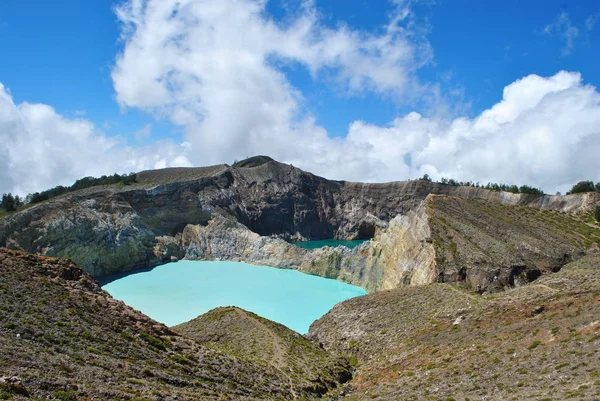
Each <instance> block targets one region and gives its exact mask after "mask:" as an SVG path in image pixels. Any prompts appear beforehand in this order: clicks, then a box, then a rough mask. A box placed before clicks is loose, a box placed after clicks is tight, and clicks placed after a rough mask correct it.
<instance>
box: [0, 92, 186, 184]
mask: <svg viewBox="0 0 600 401" xmlns="http://www.w3.org/2000/svg"><path fill="white" fill-rule="evenodd" d="M0 137H1V139H2V140H1V141H0V171H1V172H2V174H0V193H4V192H13V193H16V194H20V195H26V194H27V193H31V192H35V191H40V190H44V189H48V188H50V187H53V186H56V185H71V184H72V183H73V182H74V181H75V180H77V179H79V178H81V177H84V176H89V175H94V176H99V175H102V174H112V173H115V172H119V173H129V172H131V171H139V170H143V169H150V168H157V167H166V166H175V165H178V166H182V165H183V166H189V165H191V164H190V162H189V161H188V160H187V158H186V156H185V154H186V149H185V147H182V146H181V145H178V144H175V143H172V142H162V143H156V144H154V145H152V146H149V147H146V148H137V149H134V148H130V147H127V146H124V144H123V143H122V142H121V141H120V140H119V139H118V138H111V137H107V136H106V135H104V134H102V133H101V132H99V131H98V130H97V129H96V127H94V125H93V124H92V123H90V122H89V121H87V120H84V119H79V118H77V119H69V118H66V117H64V116H61V115H60V114H58V113H57V112H56V111H55V110H54V109H53V108H52V107H50V106H48V105H44V104H31V103H21V104H18V105H17V104H15V103H14V101H13V99H12V97H11V95H10V93H9V92H8V90H7V89H6V88H5V87H4V86H3V85H2V84H1V83H0Z"/></svg>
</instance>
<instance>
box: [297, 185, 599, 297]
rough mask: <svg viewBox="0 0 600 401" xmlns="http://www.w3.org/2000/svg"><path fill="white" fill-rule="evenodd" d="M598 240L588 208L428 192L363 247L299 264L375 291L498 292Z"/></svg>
mask: <svg viewBox="0 0 600 401" xmlns="http://www.w3.org/2000/svg"><path fill="white" fill-rule="evenodd" d="M599 242H600V227H599V226H598V225H597V224H596V223H594V222H593V218H592V217H591V214H590V213H589V212H588V213H583V212H582V213H580V214H570V213H564V212H559V211H556V210H548V209H539V208H533V207H529V206H520V205H505V204H501V203H497V202H490V201H486V200H478V199H462V198H458V197H451V196H442V195H429V196H428V197H427V199H426V200H425V201H423V202H422V203H421V204H420V205H419V206H418V207H417V208H415V209H413V210H411V211H409V212H408V213H406V214H405V215H398V216H396V217H395V218H393V219H392V220H391V221H390V222H389V224H388V225H387V226H386V227H385V228H383V229H378V230H377V233H376V235H375V236H374V238H373V239H372V240H371V241H369V242H367V243H365V244H363V245H362V246H361V247H359V248H355V249H353V250H348V249H344V248H335V249H334V248H326V249H323V250H319V251H318V252H314V253H313V254H311V255H310V257H308V258H305V259H306V261H304V262H302V264H301V265H300V270H302V271H305V272H308V273H313V274H318V275H322V276H326V277H331V278H337V279H340V280H343V281H347V282H350V283H353V284H357V285H360V286H362V287H364V288H366V289H368V290H371V291H377V290H382V289H383V290H385V289H392V288H398V287H403V286H409V285H421V284H427V283H433V282H446V283H460V284H463V285H464V286H465V287H466V288H468V289H471V290H475V291H479V292H484V291H499V290H503V289H506V288H510V287H513V286H515V285H522V284H524V283H527V282H530V281H533V280H535V279H536V278H538V277H539V276H540V275H542V274H544V273H549V272H555V271H558V270H559V269H560V268H561V267H562V266H563V265H565V264H566V263H568V262H570V261H572V260H575V259H577V258H579V257H581V256H582V255H583V253H584V252H585V250H587V249H588V248H590V247H591V246H592V245H593V244H594V243H599Z"/></svg>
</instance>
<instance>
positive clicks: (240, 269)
mask: <svg viewBox="0 0 600 401" xmlns="http://www.w3.org/2000/svg"><path fill="white" fill-rule="evenodd" d="M102 288H104V289H105V290H106V291H108V292H109V293H110V294H111V295H112V296H113V297H114V298H116V299H119V300H122V301H124V302H125V303H126V304H128V305H129V306H131V307H133V308H135V309H138V310H140V311H142V312H144V313H145V314H146V315H148V316H150V317H151V318H153V319H154V320H157V321H159V322H162V323H164V324H166V325H167V326H173V325H176V324H179V323H183V322H186V321H188V320H191V319H193V318H195V317H197V316H199V315H201V314H203V313H205V312H208V311H209V310H211V309H213V308H216V307H218V306H239V307H240V308H244V309H246V310H249V311H252V312H254V313H256V314H258V315H260V316H263V317H265V318H267V319H271V320H274V321H276V322H279V323H281V324H283V325H285V326H287V327H289V328H291V329H293V330H295V331H297V332H299V333H302V334H304V333H306V332H308V328H309V326H310V325H311V323H312V322H314V321H315V320H316V319H318V318H320V317H321V316H323V315H324V314H325V313H327V312H328V311H329V310H330V309H331V308H332V307H333V306H334V305H335V304H336V303H338V302H341V301H344V300H346V299H348V298H353V297H356V296H359V295H364V294H366V291H365V290H363V289H362V288H360V287H356V286H353V285H350V284H345V283H342V282H339V281H337V280H331V279H325V278H322V277H317V276H311V275H308V274H304V273H299V272H297V271H294V270H284V269H276V268H273V267H266V266H254V265H249V264H246V263H240V262H208V261H207V262H205V261H187V260H182V261H179V262H177V263H169V264H166V265H162V266H158V267H156V268H154V269H152V270H150V271H144V272H140V273H134V274H130V275H128V276H126V277H123V278H119V279H116V280H114V281H112V282H110V283H108V284H105V285H104V286H103V287H102Z"/></svg>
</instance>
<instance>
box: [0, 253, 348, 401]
mask: <svg viewBox="0 0 600 401" xmlns="http://www.w3.org/2000/svg"><path fill="white" fill-rule="evenodd" d="M235 313H240V314H245V313H246V312H244V311H241V310H235ZM247 316H248V319H255V320H256V322H258V323H259V324H261V325H262V326H263V327H264V328H270V329H273V330H274V331H273V333H274V334H273V335H274V337H273V341H279V343H278V344H280V345H281V347H282V349H284V348H285V349H289V350H293V352H286V353H285V359H282V364H281V365H277V366H274V365H272V364H269V363H265V361H264V358H263V357H262V356H258V357H257V356H256V355H255V354H253V353H251V352H250V349H249V348H240V347H238V345H239V342H238V337H235V336H234V337H231V338H229V339H227V340H226V339H221V340H220V341H219V345H221V347H213V346H212V344H213V343H214V341H212V340H211V339H210V338H207V339H206V340H205V339H204V338H203V336H205V335H206V333H207V330H211V329H212V330H213V332H214V329H215V328H218V329H219V330H222V331H223V332H229V333H231V332H234V331H235V330H238V329H239V328H240V322H237V321H235V320H232V319H229V318H228V317H227V316H220V315H219V314H218V312H217V313H212V314H209V315H208V319H210V320H211V324H210V325H208V326H206V327H205V328H204V329H203V328H202V327H203V326H202V325H201V324H200V325H199V324H198V322H192V323H190V325H189V326H188V329H187V330H182V333H184V334H188V335H189V336H186V335H180V334H177V333H176V332H175V331H173V330H171V329H169V328H167V327H166V326H164V325H162V324H160V323H157V322H155V321H153V320H151V319H150V318H148V317H147V316H145V315H143V314H142V313H140V312H138V311H135V310H133V309H132V308H130V307H128V306H127V305H125V304H123V303H122V302H120V301H117V300H115V299H113V298H111V297H110V295H108V294H107V293H106V292H105V291H103V290H102V289H100V287H99V285H98V283H97V282H96V281H95V280H94V279H93V278H92V277H91V276H89V275H88V274H87V273H85V272H83V271H82V270H81V269H79V268H78V267H77V266H76V265H74V264H73V263H72V262H69V261H64V260H59V259H53V258H47V257H42V256H34V255H30V254H25V253H21V252H18V251H10V250H5V249H0V399H12V398H14V399H18V398H22V397H30V398H33V399H58V400H77V399H96V400H98V399H102V400H104V399H106V400H109V399H110V400H112V399H131V400H141V399H161V400H176V399H178V400H198V399H202V400H226V399H235V400H282V399H285V400H288V399H296V398H302V397H304V398H305V399H313V398H317V397H320V396H321V395H322V393H324V392H326V391H327V390H328V389H330V388H333V387H335V386H336V385H337V384H338V382H339V381H340V380H347V379H348V378H349V375H350V372H349V366H348V363H347V362H346V361H345V360H344V359H339V358H335V357H333V356H331V355H330V354H328V353H327V352H326V351H324V350H321V349H319V348H318V346H316V345H314V344H312V343H311V342H310V341H308V340H306V339H303V338H301V337H300V336H299V335H298V334H296V333H294V332H292V331H291V330H289V329H286V328H285V327H283V326H279V325H276V324H275V323H271V322H264V319H260V318H253V317H252V316H251V315H250V314H248V315H247ZM204 319H206V317H205V318H204ZM249 324H252V323H249ZM194 327H195V328H197V330H198V331H197V332H195V330H194ZM256 330H257V331H256V332H248V333H245V337H244V339H245V340H246V341H248V342H250V343H252V342H253V341H254V342H257V343H259V342H262V341H265V340H264V338H262V336H263V335H264V333H263V332H261V328H260V327H257V329H256ZM229 342H231V345H230V346H228V343H229ZM284 367H294V368H295V370H294V371H293V372H292V371H288V370H286V369H284Z"/></svg>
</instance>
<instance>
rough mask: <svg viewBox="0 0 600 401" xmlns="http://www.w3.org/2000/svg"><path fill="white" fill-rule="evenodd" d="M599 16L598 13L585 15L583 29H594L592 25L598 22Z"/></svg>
mask: <svg viewBox="0 0 600 401" xmlns="http://www.w3.org/2000/svg"><path fill="white" fill-rule="evenodd" d="M599 18H600V13H596V14H592V15H590V16H589V17H587V19H586V20H585V29H587V30H588V31H592V30H593V29H594V26H596V23H597V22H598V19H599Z"/></svg>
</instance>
